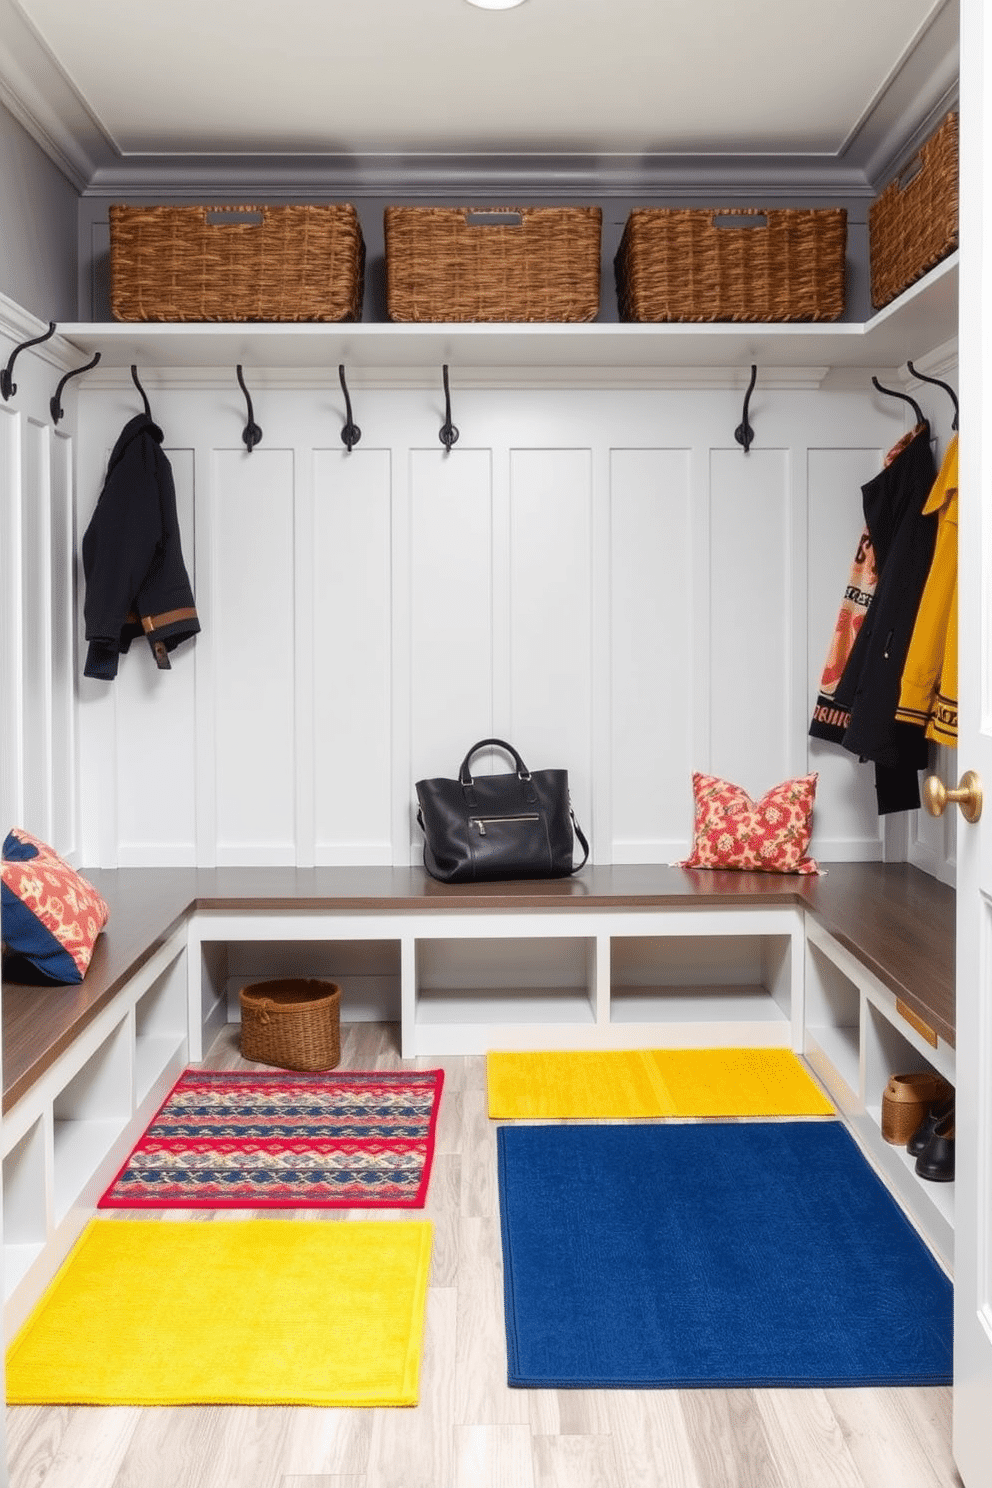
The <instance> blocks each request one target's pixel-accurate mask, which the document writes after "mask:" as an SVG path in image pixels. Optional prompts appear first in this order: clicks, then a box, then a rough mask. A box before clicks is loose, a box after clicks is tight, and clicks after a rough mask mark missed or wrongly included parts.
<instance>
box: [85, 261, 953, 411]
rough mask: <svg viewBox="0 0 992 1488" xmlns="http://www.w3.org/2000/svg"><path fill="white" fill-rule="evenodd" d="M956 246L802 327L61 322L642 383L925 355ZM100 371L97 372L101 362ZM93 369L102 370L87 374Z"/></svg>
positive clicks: (168, 341)
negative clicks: (835, 318)
mask: <svg viewBox="0 0 992 1488" xmlns="http://www.w3.org/2000/svg"><path fill="white" fill-rule="evenodd" d="M957 300H958V255H957V254H956V253H955V254H953V255H952V256H951V257H950V258H947V259H945V260H944V262H943V263H941V264H938V265H937V267H936V268H935V269H932V270H931V272H930V273H929V274H927V275H926V276H925V277H924V278H923V279H921V280H919V281H918V283H917V284H914V285H913V286H912V287H911V288H910V289H908V290H907V291H906V293H905V294H904V295H902V296H900V298H899V300H898V301H895V302H894V303H893V304H892V305H888V306H886V308H885V309H884V310H881V311H879V312H878V313H877V314H876V315H873V316H872V317H871V319H870V320H868V321H865V322H861V321H840V322H815V323H794V324H781V323H776V324H766V323H759V324H728V323H704V324H695V323H694V324H687V323H678V324H666V325H640V324H636V325H635V324H622V325H617V324H612V323H602V322H594V323H593V324H591V325H554V324H545V323H542V324H537V325H524V324H495V325H478V324H471V325H451V324H436V325H407V324H403V325H394V324H391V323H390V324H380V323H373V322H359V323H355V324H351V323H331V324H312V323H301V324H298V325H297V324H293V325H287V324H282V323H280V324H258V323H254V324H241V323H238V324H229V323H226V322H225V323H223V324H221V323H212V324H201V323H197V324H193V323H184V324H173V323H157V324H146V323H141V324H133V323H120V322H110V323H104V322H73V323H66V324H64V325H61V326H60V327H59V334H60V336H61V338H62V340H63V342H65V343H68V346H67V348H66V349H67V351H71V349H73V348H74V349H75V351H76V352H78V353H80V354H84V355H85V356H86V357H87V358H89V357H91V356H92V355H93V353H94V352H96V351H99V352H100V354H101V358H102V368H120V367H127V366H129V365H130V364H131V363H132V362H134V363H137V364H139V365H140V366H141V367H142V368H185V369H190V368H208V367H213V368H222V367H224V368H228V367H233V366H235V365H236V364H237V363H239V362H240V363H242V364H243V365H244V366H246V367H255V368H304V369H305V368H310V369H313V368H326V369H329V370H331V371H333V372H334V375H336V370H335V369H336V368H337V366H338V364H339V363H344V364H345V365H346V366H347V368H348V371H349V373H353V374H357V378H358V380H361V377H362V374H363V373H366V374H368V373H372V374H374V373H376V372H379V373H381V372H383V371H384V370H387V369H388V370H390V371H392V372H394V373H397V372H398V373H401V374H403V373H405V374H407V376H410V375H411V374H413V373H416V372H418V371H424V370H425V369H432V375H433V376H434V377H435V378H436V375H437V370H438V368H439V367H440V365H441V364H442V363H448V364H449V365H450V366H451V367H452V369H462V370H463V371H464V370H466V369H488V370H489V372H490V373H492V372H493V371H496V372H499V371H502V372H503V373H504V374H507V375H508V374H509V373H510V372H511V371H512V370H514V369H520V370H526V373H527V375H528V376H529V377H530V378H531V379H533V378H535V377H538V378H544V379H546V380H547V381H549V382H550V381H561V380H563V379H564V380H569V381H570V380H573V379H577V380H583V376H585V380H587V381H592V380H593V379H592V378H590V377H589V376H588V374H589V373H590V372H593V373H596V374H598V375H599V376H600V378H601V379H602V378H604V377H605V378H608V379H609V380H611V381H612V380H631V381H637V380H638V374H639V373H640V374H645V373H648V372H650V371H651V369H664V368H744V367H747V366H749V365H750V363H752V362H755V363H757V364H759V365H762V366H764V367H778V368H814V369H817V368H818V369H824V368H828V367H857V368H863V369H869V368H870V369H872V370H876V369H878V368H886V367H899V366H901V365H903V363H905V362H906V361H907V360H908V359H910V358H913V359H916V360H919V359H920V358H922V357H923V356H924V355H925V354H926V353H927V352H928V351H930V350H932V349H933V348H934V347H936V346H938V345H940V344H942V343H944V342H945V341H948V340H950V339H952V338H953V337H955V336H956V335H957ZM102 368H101V369H100V370H102ZM90 375H91V376H93V375H94V374H90Z"/></svg>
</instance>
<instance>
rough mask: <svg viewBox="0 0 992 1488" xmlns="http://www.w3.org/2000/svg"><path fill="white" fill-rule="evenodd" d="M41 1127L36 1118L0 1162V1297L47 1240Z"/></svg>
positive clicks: (36, 1257)
mask: <svg viewBox="0 0 992 1488" xmlns="http://www.w3.org/2000/svg"><path fill="white" fill-rule="evenodd" d="M45 1146H46V1142H45V1124H44V1121H43V1119H42V1117H40V1116H39V1117H38V1118H37V1120H35V1121H33V1122H32V1123H31V1125H30V1126H29V1127H28V1129H27V1131H26V1132H25V1133H24V1135H23V1136H22V1137H20V1138H19V1140H18V1141H16V1142H15V1143H14V1144H13V1146H12V1147H11V1148H10V1151H9V1152H8V1153H7V1154H6V1156H5V1157H4V1160H3V1246H4V1251H3V1256H4V1261H3V1265H4V1273H3V1274H4V1296H5V1298H6V1297H8V1296H10V1294H11V1292H12V1291H13V1290H14V1288H15V1287H16V1286H18V1284H19V1283H20V1281H21V1279H22V1277H24V1276H25V1275H26V1274H27V1272H28V1270H29V1269H30V1268H31V1266H32V1265H33V1264H34V1262H35V1261H36V1260H37V1259H38V1257H39V1256H40V1255H41V1254H42V1252H43V1250H44V1248H45V1243H46V1241H47V1239H48V1205H47V1202H46V1197H45V1195H46V1184H45Z"/></svg>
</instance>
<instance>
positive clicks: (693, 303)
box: [614, 207, 847, 321]
mask: <svg viewBox="0 0 992 1488" xmlns="http://www.w3.org/2000/svg"><path fill="white" fill-rule="evenodd" d="M846 247H847V213H846V212H845V211H844V210H843V208H840V207H830V208H826V209H818V210H815V211H812V210H811V211H806V210H793V209H776V210H772V211H767V212H764V211H759V210H758V209H757V208H753V207H747V208H742V209H738V208H736V207H735V208H732V209H727V210H717V209H706V210H701V209H699V208H684V209H683V208H676V207H659V208H649V207H638V208H636V209H635V210H634V211H633V212H631V214H630V216H629V217H628V219H627V224H626V226H625V228H624V232H623V237H622V238H621V240H620V247H619V250H618V251H617V256H616V259H615V260H614V267H615V270H616V279H617V297H618V300H619V304H620V318H621V319H622V320H640V321H692V320H697V321H725V320H726V321H734V320H754V321H765V320H767V321H776V320H782V321H786V320H836V319H837V318H838V316H839V315H841V314H842V312H843V309H844V258H845V251H846Z"/></svg>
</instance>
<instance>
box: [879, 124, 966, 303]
mask: <svg viewBox="0 0 992 1488" xmlns="http://www.w3.org/2000/svg"><path fill="white" fill-rule="evenodd" d="M868 244H869V252H870V255H871V300H872V304H873V305H874V306H875V307H876V308H877V309H879V310H880V309H881V308H882V306H883V305H887V304H889V302H890V301H891V300H894V299H895V297H896V295H899V294H902V292H903V290H904V289H908V288H909V286H910V285H911V284H913V283H914V282H915V281H916V280H917V279H920V278H922V276H923V275H924V274H925V273H926V272H927V271H928V269H932V268H934V267H935V265H936V264H938V263H940V260H941V259H942V258H946V257H947V255H948V254H949V253H953V251H954V249H955V248H956V247H957V246H958V116H957V114H948V115H947V117H946V118H945V119H944V122H943V123H942V124H941V126H940V128H939V129H938V130H937V131H936V133H935V134H933V135H931V137H930V139H929V140H928V141H927V143H926V144H925V145H924V146H923V148H922V149H921V150H920V152H919V154H918V155H916V156H914V158H913V159H912V160H911V161H910V163H909V165H908V166H906V168H905V170H903V171H901V172H900V173H899V175H898V176H897V177H896V179H895V180H894V181H890V182H889V184H888V186H886V188H885V190H884V191H883V192H882V194H881V196H880V197H878V199H877V200H876V201H874V202H872V204H871V206H870V207H869V209H868Z"/></svg>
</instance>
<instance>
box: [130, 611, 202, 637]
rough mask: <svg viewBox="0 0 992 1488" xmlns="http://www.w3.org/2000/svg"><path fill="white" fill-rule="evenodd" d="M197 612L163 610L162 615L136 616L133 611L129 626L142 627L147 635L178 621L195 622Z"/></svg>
mask: <svg viewBox="0 0 992 1488" xmlns="http://www.w3.org/2000/svg"><path fill="white" fill-rule="evenodd" d="M195 619H196V611H195V610H194V609H192V608H191V607H187V608H186V609H183V610H163V612H162V614H161V615H136V614H135V613H134V611H133V610H132V611H131V613H130V614H129V615H128V617H127V623H128V624H129V625H140V626H141V628H142V630H143V631H144V632H145V635H150V634H151V632H152V631H153V630H162V629H163V628H164V627H165V626H166V625H175V624H176V622H177V620H195Z"/></svg>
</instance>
